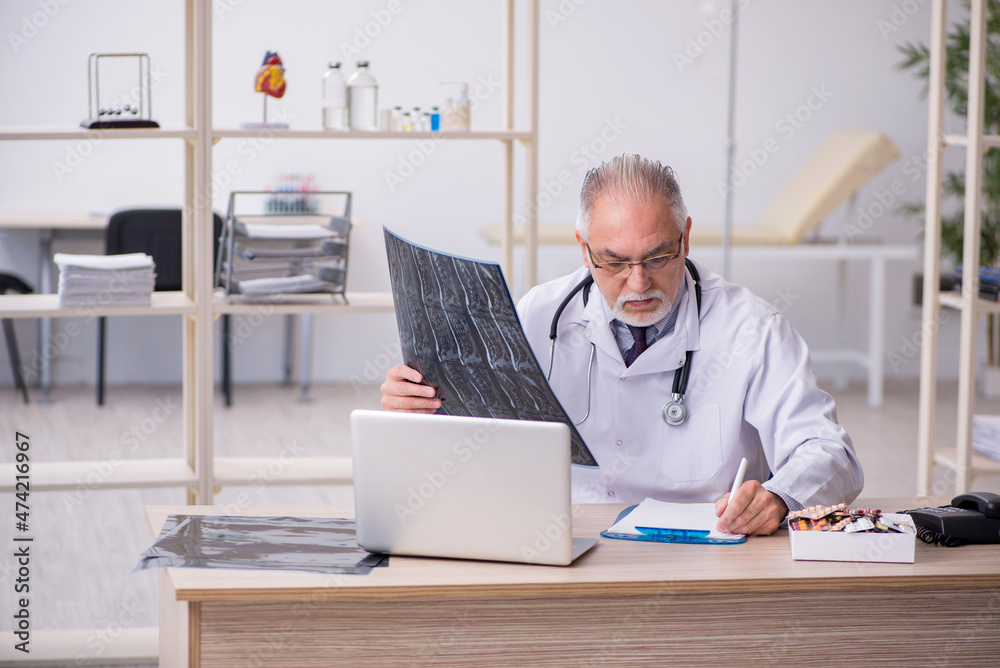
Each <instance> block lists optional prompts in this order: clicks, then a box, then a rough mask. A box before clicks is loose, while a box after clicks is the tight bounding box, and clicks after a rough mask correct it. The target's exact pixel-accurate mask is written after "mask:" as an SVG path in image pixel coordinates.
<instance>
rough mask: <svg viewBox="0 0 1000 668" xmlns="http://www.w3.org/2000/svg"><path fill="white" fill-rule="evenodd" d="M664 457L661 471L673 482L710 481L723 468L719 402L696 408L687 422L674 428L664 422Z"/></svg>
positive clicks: (662, 428) (661, 427)
mask: <svg viewBox="0 0 1000 668" xmlns="http://www.w3.org/2000/svg"><path fill="white" fill-rule="evenodd" d="M660 430H661V433H662V447H663V457H662V458H661V460H660V473H661V474H662V475H663V476H664V477H665V478H667V479H669V480H671V481H673V482H696V481H701V480H709V479H711V478H713V477H715V474H716V473H718V472H719V469H721V468H722V437H721V431H720V427H719V404H710V405H708V406H699V407H698V408H692V409H691V414H690V415H689V416H688V420H687V422H685V423H684V424H682V425H680V426H678V427H671V426H670V425H668V424H666V423H665V422H663V421H660Z"/></svg>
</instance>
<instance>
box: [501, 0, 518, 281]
mask: <svg viewBox="0 0 1000 668" xmlns="http://www.w3.org/2000/svg"><path fill="white" fill-rule="evenodd" d="M514 32H515V31H514V0H504V7H503V37H502V42H503V65H502V67H503V126H502V128H503V129H504V130H513V129H514ZM502 143H503V218H502V220H503V228H502V230H501V237H500V267H501V268H502V269H503V273H504V276H506V277H507V283H508V287H510V283H511V281H512V280H513V278H514V142H513V140H510V139H505V140H503V142H502Z"/></svg>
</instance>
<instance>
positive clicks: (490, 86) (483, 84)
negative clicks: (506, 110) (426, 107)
mask: <svg viewBox="0 0 1000 668" xmlns="http://www.w3.org/2000/svg"><path fill="white" fill-rule="evenodd" d="M501 85H502V82H500V81H499V80H495V79H494V78H493V75H488V76H480V77H479V78H478V79H476V82H475V84H474V86H472V87H471V94H470V97H469V111H470V112H475V111H476V109H478V108H479V105H481V104H482V103H483V102H485V101H486V100H488V99H490V98H491V97H493V94H494V93H496V91H497V90H499V89H500V86H501ZM444 141H446V138H445V137H434V138H426V137H422V138H420V139H416V140H414V142H413V148H412V149H411V150H410V151H409V152H407V153H401V154H400V155H399V157H398V158H397V164H396V168H395V169H393V170H388V169H387V170H385V171H384V172H382V177H383V178H384V179H385V185H386V187H387V188H389V192H392V193H394V192H396V189H397V188H399V187H400V186H401V185H403V184H404V183H406V181H407V179H409V178H410V177H411V176H413V175H414V174H415V173H416V172H417V169H419V168H420V167H421V166H423V165H424V164H426V163H427V161H428V160H430V159H431V157H433V156H434V154H435V153H436V152H437V149H438V146H440V145H441V143H442V142H444Z"/></svg>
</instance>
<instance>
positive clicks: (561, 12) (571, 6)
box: [544, 0, 587, 30]
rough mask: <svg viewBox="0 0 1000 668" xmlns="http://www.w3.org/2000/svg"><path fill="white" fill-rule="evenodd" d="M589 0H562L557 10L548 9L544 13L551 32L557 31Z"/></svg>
mask: <svg viewBox="0 0 1000 668" xmlns="http://www.w3.org/2000/svg"><path fill="white" fill-rule="evenodd" d="M586 2H587V0H560V1H559V4H558V5H557V6H556V8H555V9H546V10H545V13H544V17H545V22H546V23H548V24H549V29H550V30H555V29H556V28H557V27H558V26H559V24H561V23H565V22H566V21H568V20H569V18H570V17H571V16H573V14H576V10H577V9H579V8H580V7H581V6H582V5H583V4H584V3H586Z"/></svg>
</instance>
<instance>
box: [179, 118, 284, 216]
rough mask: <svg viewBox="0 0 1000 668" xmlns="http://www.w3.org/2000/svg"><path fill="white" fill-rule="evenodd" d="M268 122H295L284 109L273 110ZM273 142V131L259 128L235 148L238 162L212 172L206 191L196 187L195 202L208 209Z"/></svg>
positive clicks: (227, 164) (228, 163)
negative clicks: (238, 158) (238, 157)
mask: <svg viewBox="0 0 1000 668" xmlns="http://www.w3.org/2000/svg"><path fill="white" fill-rule="evenodd" d="M269 115H270V116H271V117H272V118H271V121H270V122H275V123H285V124H289V125H290V124H291V123H292V121H294V120H295V118H296V117H295V114H292V113H289V112H287V111H285V110H284V109H280V108H279V109H275V110H274V111H273V112H272V113H271V114H269ZM273 141H274V130H273V129H272V128H261V129H259V130H258V131H257V132H256V133H255V134H254V135H253V136H252V137H246V138H244V139H243V141H241V142H240V143H239V145H238V146H237V147H236V153H237V155H239V156H240V158H241V159H240V160H235V159H233V160H227V161H226V164H225V165H223V166H222V168H221V169H216V170H214V171H213V172H212V178H211V180H210V182H209V184H208V189H207V190H206V189H205V188H202V187H200V186H199V187H198V188H197V189H196V190H195V201H196V202H198V203H199V204H201V206H203V207H210V206H211V204H212V201H213V200H214V199H215V198H216V197H217V196H218V195H219V194H220V193H223V192H226V191H227V190H228V188H229V186H230V185H231V184H232V182H233V178H234V177H237V176H239V175H240V174H242V173H243V167H244V166H245V165H249V164H251V163H252V162H253V161H254V160H256V159H257V156H259V155H260V154H261V153H263V152H264V151H265V150H267V148H268V146H270V144H271V142H273Z"/></svg>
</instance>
